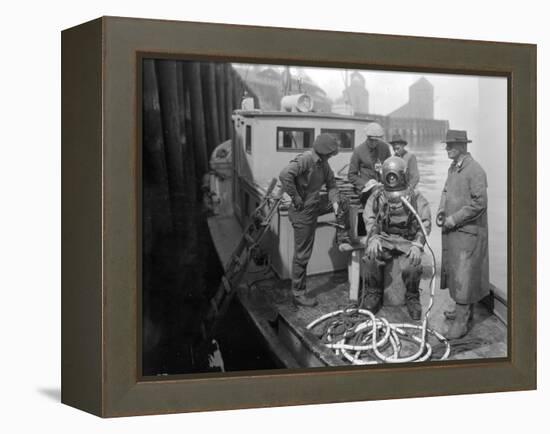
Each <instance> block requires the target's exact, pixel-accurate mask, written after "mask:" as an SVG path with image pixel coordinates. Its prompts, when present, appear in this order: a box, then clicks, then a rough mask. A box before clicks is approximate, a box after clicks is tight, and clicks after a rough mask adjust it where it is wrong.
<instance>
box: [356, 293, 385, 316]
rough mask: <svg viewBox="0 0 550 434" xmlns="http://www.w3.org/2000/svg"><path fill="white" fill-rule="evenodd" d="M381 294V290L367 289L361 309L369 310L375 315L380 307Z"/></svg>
mask: <svg viewBox="0 0 550 434" xmlns="http://www.w3.org/2000/svg"><path fill="white" fill-rule="evenodd" d="M382 294H383V291H382V290H381V289H378V288H367V292H366V294H365V298H364V299H363V303H362V304H361V308H362V309H367V310H370V311H371V312H372V313H373V314H376V312H378V311H379V310H380V308H381V307H382Z"/></svg>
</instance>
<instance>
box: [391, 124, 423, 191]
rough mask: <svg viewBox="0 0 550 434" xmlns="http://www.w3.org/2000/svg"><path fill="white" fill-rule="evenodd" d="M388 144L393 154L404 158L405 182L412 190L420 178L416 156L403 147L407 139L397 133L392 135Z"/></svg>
mask: <svg viewBox="0 0 550 434" xmlns="http://www.w3.org/2000/svg"><path fill="white" fill-rule="evenodd" d="M390 145H391V146H392V148H393V154H394V155H396V156H397V157H399V158H402V159H403V160H405V163H406V164H407V183H408V184H409V187H410V188H412V189H413V190H414V189H415V188H416V186H417V185H418V181H419V180H420V174H419V173H418V164H417V162H416V156H415V155H414V154H411V153H410V152H408V151H407V150H406V149H405V146H407V141H406V140H405V139H404V138H403V137H401V135H399V134H394V135H393V136H392V138H391V140H390Z"/></svg>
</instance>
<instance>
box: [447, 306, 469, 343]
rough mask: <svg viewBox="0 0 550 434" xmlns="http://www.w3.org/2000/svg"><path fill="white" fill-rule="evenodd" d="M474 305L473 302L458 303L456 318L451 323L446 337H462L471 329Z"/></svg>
mask: <svg viewBox="0 0 550 434" xmlns="http://www.w3.org/2000/svg"><path fill="white" fill-rule="evenodd" d="M473 314H474V310H473V305H471V304H459V303H457V304H456V307H455V319H454V320H453V322H451V324H450V325H449V329H448V330H447V333H445V337H446V338H447V339H460V338H462V337H464V336H466V334H468V332H469V331H470V328H471V326H472V320H473Z"/></svg>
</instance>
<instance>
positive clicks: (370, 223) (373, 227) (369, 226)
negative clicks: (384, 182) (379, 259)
mask: <svg viewBox="0 0 550 434" xmlns="http://www.w3.org/2000/svg"><path fill="white" fill-rule="evenodd" d="M376 196H377V195H376V194H371V195H370V197H369V198H368V200H367V203H366V204H365V209H364V210H363V222H364V223H365V230H366V232H367V240H370V239H371V238H372V237H373V236H375V235H378V234H379V233H380V228H379V226H378V224H377V222H376V212H375V211H374V201H375V197H376Z"/></svg>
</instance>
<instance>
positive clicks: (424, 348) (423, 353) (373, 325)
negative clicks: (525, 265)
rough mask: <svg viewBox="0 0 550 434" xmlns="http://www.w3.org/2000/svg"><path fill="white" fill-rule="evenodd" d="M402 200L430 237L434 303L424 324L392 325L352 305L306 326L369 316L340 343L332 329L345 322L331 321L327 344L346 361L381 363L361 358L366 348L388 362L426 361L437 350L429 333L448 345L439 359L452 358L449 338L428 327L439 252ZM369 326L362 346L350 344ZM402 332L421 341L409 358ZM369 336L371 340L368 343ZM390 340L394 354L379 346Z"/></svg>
mask: <svg viewBox="0 0 550 434" xmlns="http://www.w3.org/2000/svg"><path fill="white" fill-rule="evenodd" d="M401 200H402V201H403V204H404V205H405V206H406V207H407V208H408V209H409V210H410V211H411V212H412V214H413V215H414V216H415V218H416V219H417V220H418V222H419V224H420V228H421V230H422V233H423V234H424V238H425V240H426V246H427V247H428V250H429V251H430V253H431V257H432V273H431V278H430V302H429V305H428V307H427V309H426V311H425V313H424V319H423V321H422V325H417V324H408V323H402V324H390V323H388V321H387V320H386V319H385V318H376V317H375V316H374V314H373V313H372V312H370V311H369V310H367V309H358V308H352V309H342V310H337V311H334V312H330V313H328V314H325V315H323V316H321V317H319V318H317V319H316V320H314V321H312V322H311V323H309V324H308V325H307V326H306V328H307V329H308V330H310V329H312V328H314V327H316V326H317V325H319V324H321V323H322V322H324V321H326V320H328V319H330V318H334V317H337V316H341V315H349V314H353V313H355V314H359V315H362V316H363V317H366V320H364V321H361V322H360V323H358V324H354V326H353V329H350V330H347V331H346V332H345V333H344V337H343V338H342V339H340V340H338V341H336V342H333V336H332V332H333V330H334V328H335V327H336V325H340V324H341V323H337V321H334V322H333V324H331V325H330V326H329V327H328V328H327V341H328V343H326V344H325V345H326V346H327V347H328V348H331V349H333V350H334V351H335V353H336V355H342V356H343V357H344V358H345V359H346V360H348V361H349V362H351V363H353V364H356V365H368V364H376V363H378V362H377V361H376V360H363V359H361V358H360V357H361V353H363V352H365V351H372V352H373V353H374V355H375V356H376V358H378V359H379V360H381V361H382V362H387V363H406V362H423V361H426V360H428V359H430V358H431V356H432V351H433V350H432V347H431V345H430V344H429V343H428V342H427V341H426V337H427V335H428V334H431V335H433V336H435V337H436V338H437V339H438V340H439V341H440V342H442V343H443V344H445V347H446V348H445V352H444V354H443V355H442V356H441V358H440V359H439V360H445V359H447V357H449V354H450V352H451V347H450V345H449V342H448V341H447V339H445V337H444V336H442V335H441V334H440V333H438V332H437V331H435V330H431V329H429V328H428V318H429V314H430V311H431V309H432V307H433V299H434V295H435V276H436V258H435V254H434V252H433V250H432V248H431V246H430V244H429V242H428V233H427V232H426V228H425V227H424V224H423V222H422V219H421V218H420V216H419V215H418V213H417V212H416V210H415V209H414V208H413V207H412V206H411V204H410V203H409V201H408V200H407V199H405V198H404V197H401ZM367 329H370V331H369V332H368V333H367V334H366V335H365V336H363V337H362V338H361V341H360V345H356V344H350V343H348V341H349V338H350V337H354V336H359V337H361V335H360V333H364V332H363V330H367ZM406 329H412V330H420V332H421V335H420V337H418V336H415V335H409V334H408V333H407V332H406V331H405V330H406ZM379 332H380V333H381V334H382V336H381V338H380V339H379V338H378V334H379ZM346 333H347V336H346ZM400 335H401V336H402V337H408V338H409V339H412V340H414V341H415V342H417V343H418V344H419V345H418V351H417V352H416V353H414V354H412V355H410V356H407V357H399V352H400V350H401V342H400V338H399V336H400ZM369 339H370V341H371V343H368V342H369ZM388 342H389V343H390V346H391V349H392V354H391V355H390V356H386V355H384V354H383V353H382V352H381V351H380V349H379V348H382V347H384V346H385V345H386V344H387V343H388ZM350 352H354V354H353V355H352V354H351V353H350Z"/></svg>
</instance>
